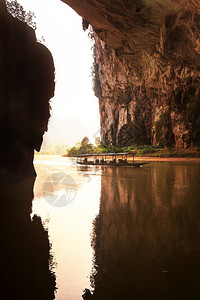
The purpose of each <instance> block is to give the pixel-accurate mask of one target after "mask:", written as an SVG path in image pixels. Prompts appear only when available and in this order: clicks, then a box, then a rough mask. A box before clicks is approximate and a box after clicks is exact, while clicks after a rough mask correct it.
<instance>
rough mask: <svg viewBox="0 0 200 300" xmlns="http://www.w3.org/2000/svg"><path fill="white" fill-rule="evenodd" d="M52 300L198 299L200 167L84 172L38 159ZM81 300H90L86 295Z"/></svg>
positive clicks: (38, 204)
mask: <svg viewBox="0 0 200 300" xmlns="http://www.w3.org/2000/svg"><path fill="white" fill-rule="evenodd" d="M34 164H35V169H36V171H37V174H38V175H37V180H36V183H35V190H34V193H35V198H34V201H33V214H38V215H39V216H41V218H42V220H43V223H44V226H45V227H46V228H47V229H48V232H49V239H50V242H51V243H52V254H53V257H54V262H55V265H54V271H55V274H56V281H57V287H58V290H57V293H56V300H80V299H82V294H83V291H84V290H85V289H86V288H87V289H90V290H91V291H92V292H93V296H92V299H105V300H112V299H113V300H116V299H126V300H127V299H136V300H139V299H159V300H162V299H170V300H171V299H174V300H175V299H176V300H178V299H190V300H191V299H200V163H199V162H192V161H186V162H184V161H181V162H178V161H173V162H150V163H149V164H148V165H145V166H143V167H142V168H134V167H109V166H102V167H95V166H93V167H89V166H87V167H84V166H78V165H77V164H76V162H75V160H74V159H70V158H62V157H59V156H48V155H44V156H42V155H37V156H36V157H35V160H34ZM86 299H91V296H90V295H88V297H86Z"/></svg>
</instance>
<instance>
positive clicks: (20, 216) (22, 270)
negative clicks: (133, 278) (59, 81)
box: [0, 0, 55, 300]
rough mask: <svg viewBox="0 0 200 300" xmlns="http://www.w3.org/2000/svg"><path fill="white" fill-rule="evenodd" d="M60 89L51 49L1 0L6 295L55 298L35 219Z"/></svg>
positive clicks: (46, 246) (0, 153) (0, 170)
mask: <svg viewBox="0 0 200 300" xmlns="http://www.w3.org/2000/svg"><path fill="white" fill-rule="evenodd" d="M53 93H54V64H53V59H52V56H51V54H50V52H49V51H48V50H47V49H46V48H45V47H44V46H42V45H41V44H39V43H37V42H36V38H35V33H34V31H33V30H32V29H31V28H29V27H28V26H27V25H26V24H25V23H22V22H20V21H19V20H17V19H15V18H13V17H12V16H11V15H9V14H8V12H7V10H6V6H5V3H4V1H2V0H0V128H1V129H0V141H1V148H0V179H1V180H0V194H1V199H0V228H1V230H0V238H1V249H0V265H1V272H2V274H3V278H2V280H1V284H0V285H1V292H0V298H1V299H5V300H10V299H16V300H17V299H41V300H45V299H46V300H47V299H48V300H49V299H54V290H55V278H54V275H53V273H52V272H51V271H50V269H49V260H50V243H49V240H48V234H47V232H46V231H45V230H44V229H43V227H42V223H41V220H40V219H39V218H38V217H34V218H33V220H31V218H30V213H31V210H32V200H33V185H34V181H35V177H36V173H35V169H34V166H33V155H34V150H39V149H40V146H41V143H42V136H43V134H44V131H45V130H46V129H47V123H48V119H49V115H50V113H49V100H50V98H51V97H52V96H53Z"/></svg>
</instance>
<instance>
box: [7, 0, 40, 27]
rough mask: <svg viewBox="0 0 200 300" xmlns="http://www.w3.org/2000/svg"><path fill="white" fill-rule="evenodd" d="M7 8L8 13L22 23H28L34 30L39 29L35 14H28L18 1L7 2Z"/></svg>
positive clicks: (29, 12) (30, 12)
mask: <svg viewBox="0 0 200 300" xmlns="http://www.w3.org/2000/svg"><path fill="white" fill-rule="evenodd" d="M6 6H7V9H8V12H9V13H10V14H11V15H12V16H13V17H15V18H17V19H19V20H20V21H22V22H25V23H27V24H28V25H29V26H30V27H32V28H33V29H34V30H36V29H37V27H36V22H35V21H34V19H35V14H34V13H33V12H32V11H28V12H26V11H25V10H24V8H23V6H22V5H21V4H19V3H18V2H17V0H12V1H8V0H6Z"/></svg>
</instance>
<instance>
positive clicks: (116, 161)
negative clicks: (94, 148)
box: [76, 152, 148, 168]
mask: <svg viewBox="0 0 200 300" xmlns="http://www.w3.org/2000/svg"><path fill="white" fill-rule="evenodd" d="M76 162H77V163H78V164H80V165H84V166H121V167H124V166H133V167H138V168H139V167H141V166H143V165H146V164H148V163H146V162H135V161H134V153H132V152H124V153H101V154H79V155H78V156H77V161H76Z"/></svg>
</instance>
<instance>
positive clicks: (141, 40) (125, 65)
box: [63, 0, 200, 147]
mask: <svg viewBox="0 0 200 300" xmlns="http://www.w3.org/2000/svg"><path fill="white" fill-rule="evenodd" d="M63 2H65V3H67V4H68V5H70V6H71V7H72V8H73V9H75V10H76V11H77V12H78V13H79V14H80V15H81V16H82V17H83V20H84V23H83V24H84V29H86V28H87V27H88V24H91V25H92V27H93V30H94V37H95V43H96V63H97V67H96V72H97V73H98V74H96V78H95V80H96V95H97V96H98V98H99V109H100V118H101V139H102V141H103V142H105V143H106V144H110V145H116V144H119V145H129V144H134V143H136V144H147V143H152V144H160V145H164V146H176V147H188V146H191V147H196V146H199V145H200V126H199V125H200V100H199V98H200V94H199V75H200V46H199V45H200V39H199V37H200V36H199V33H200V4H199V1H195V0H189V1H185V0H177V1H173V0H169V1H164V0H155V1H149V0H138V1H134V2H133V1H128V0H118V1H111V0H110V1H104V0H100V1H96V0H93V1H92V0H83V1H81V3H80V2H79V1H75V0H63Z"/></svg>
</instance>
